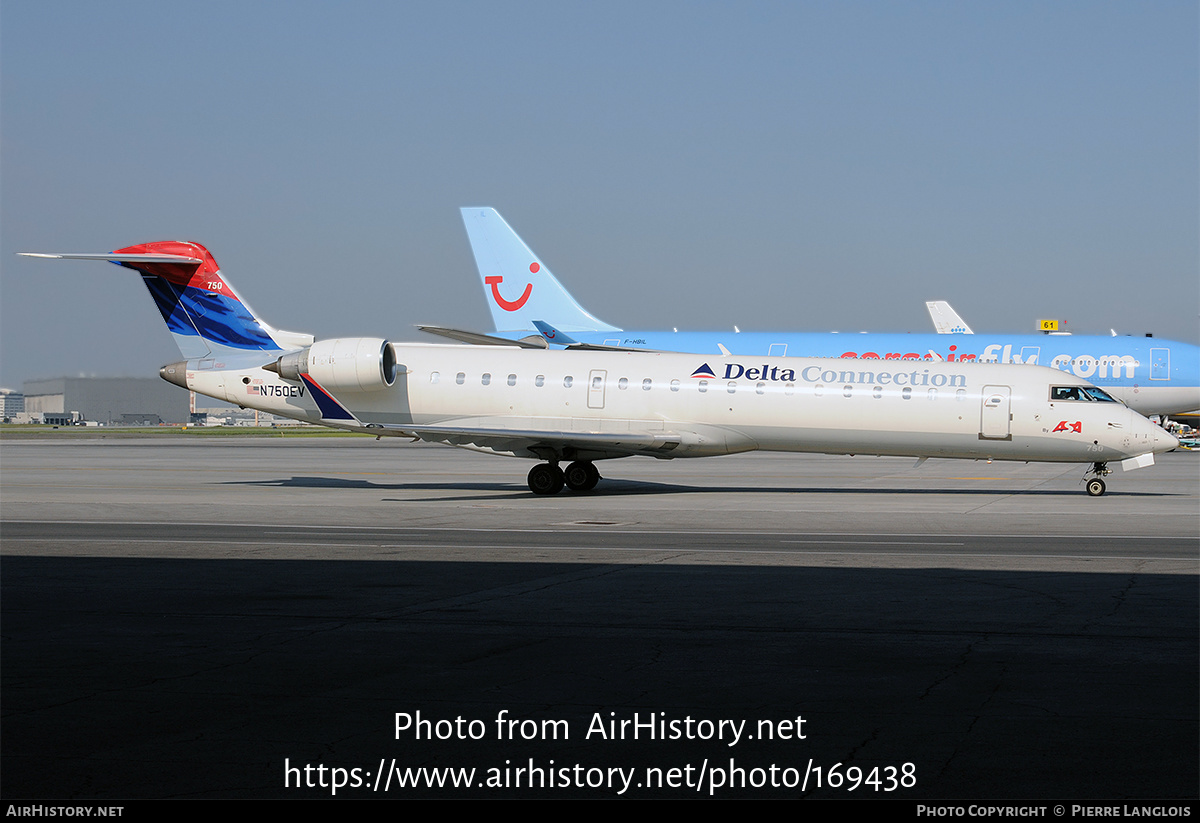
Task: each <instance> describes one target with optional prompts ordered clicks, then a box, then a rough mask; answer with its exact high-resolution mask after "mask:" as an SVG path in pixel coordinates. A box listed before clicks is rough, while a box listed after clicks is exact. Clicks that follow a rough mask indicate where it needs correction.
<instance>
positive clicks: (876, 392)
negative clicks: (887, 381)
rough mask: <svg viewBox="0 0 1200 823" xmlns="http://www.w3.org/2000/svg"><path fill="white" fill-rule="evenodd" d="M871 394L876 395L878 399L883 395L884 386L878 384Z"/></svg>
mask: <svg viewBox="0 0 1200 823" xmlns="http://www.w3.org/2000/svg"><path fill="white" fill-rule="evenodd" d="M871 396H872V397H874V398H875V399H876V400H878V399H879V398H881V397H883V386H876V387H875V388H874V390H873V391H872V392H871Z"/></svg>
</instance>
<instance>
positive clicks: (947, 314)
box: [925, 300, 975, 334]
mask: <svg viewBox="0 0 1200 823" xmlns="http://www.w3.org/2000/svg"><path fill="white" fill-rule="evenodd" d="M925 308H927V309H929V318H930V319H931V320H933V327H934V328H935V329H936V330H937V333H938V334H974V333H975V332H973V331H971V327H970V326H968V325H967V324H966V322H965V321H964V320H963V319H962V318H961V317H959V316H958V312H956V311H955V310H954V309H952V308H950V304H949V303H947V302H946V301H945V300H930V301H928V302H926V303H925Z"/></svg>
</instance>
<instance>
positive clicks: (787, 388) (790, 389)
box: [783, 383, 796, 397]
mask: <svg viewBox="0 0 1200 823" xmlns="http://www.w3.org/2000/svg"><path fill="white" fill-rule="evenodd" d="M783 393H784V394H785V395H787V396H788V397H791V396H792V395H793V394H795V393H796V384H795V383H784V384H783Z"/></svg>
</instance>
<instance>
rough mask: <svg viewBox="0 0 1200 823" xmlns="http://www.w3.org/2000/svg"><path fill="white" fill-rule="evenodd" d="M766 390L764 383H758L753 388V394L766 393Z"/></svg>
mask: <svg viewBox="0 0 1200 823" xmlns="http://www.w3.org/2000/svg"><path fill="white" fill-rule="evenodd" d="M766 388H767V384H766V383H759V384H757V385H756V386H755V387H754V393H755V394H762V393H763V392H764V391H766Z"/></svg>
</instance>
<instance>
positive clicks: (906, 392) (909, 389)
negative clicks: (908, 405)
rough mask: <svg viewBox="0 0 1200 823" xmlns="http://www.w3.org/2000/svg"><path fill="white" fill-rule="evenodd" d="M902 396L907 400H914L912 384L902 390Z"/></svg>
mask: <svg viewBox="0 0 1200 823" xmlns="http://www.w3.org/2000/svg"><path fill="white" fill-rule="evenodd" d="M900 396H901V397H903V398H904V399H905V400H912V386H905V387H904V391H902V392H900Z"/></svg>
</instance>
